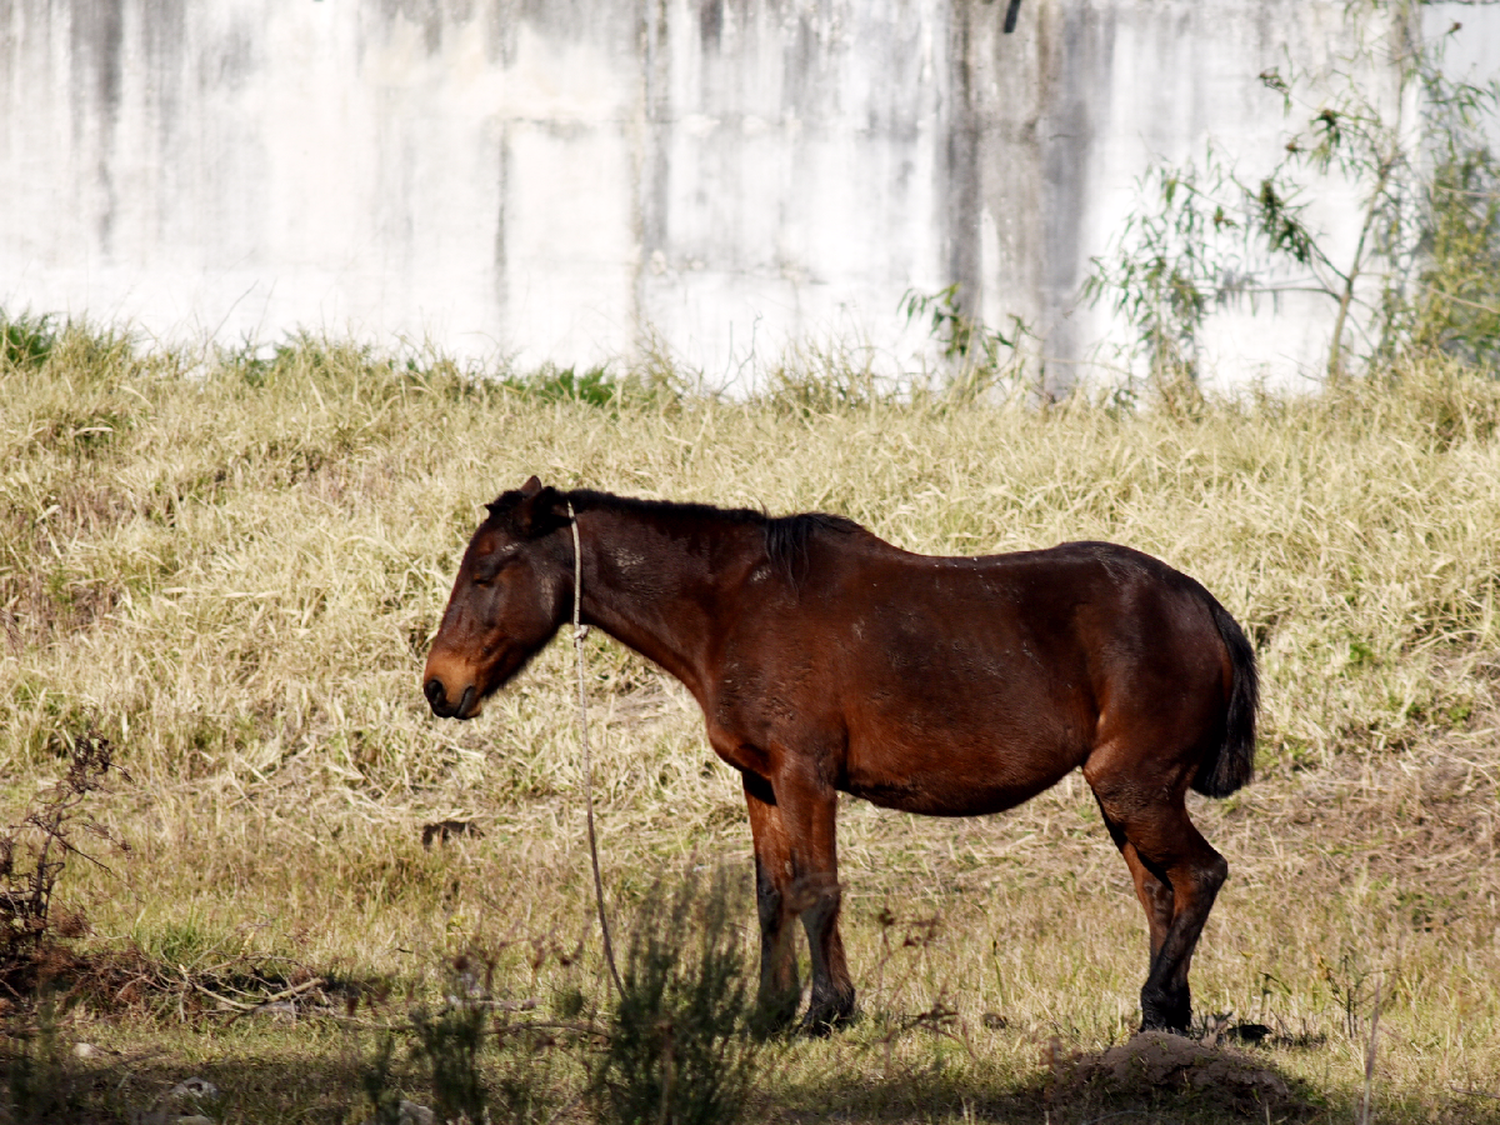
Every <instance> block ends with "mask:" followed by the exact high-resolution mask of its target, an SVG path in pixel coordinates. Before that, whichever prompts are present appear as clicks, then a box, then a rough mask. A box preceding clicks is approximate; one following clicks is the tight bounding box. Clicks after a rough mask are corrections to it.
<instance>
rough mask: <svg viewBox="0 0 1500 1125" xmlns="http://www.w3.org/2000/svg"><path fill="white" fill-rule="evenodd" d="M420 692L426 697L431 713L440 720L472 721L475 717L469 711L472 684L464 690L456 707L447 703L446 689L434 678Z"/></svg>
mask: <svg viewBox="0 0 1500 1125" xmlns="http://www.w3.org/2000/svg"><path fill="white" fill-rule="evenodd" d="M422 692H423V694H424V695H426V696H427V702H428V704H429V705H430V706H431V707H432V713H433V714H434V715H436V716H437V717H438V718H440V719H472V718H473V717H474V715H475V712H474V711H472V710H471V708H472V707H473V706H474V685H473V684H470V685H469V686H468V687H466V688H464V694H463V696H462V697H461V698H460V699H459V701H458V705H457V706H456V707H455V706H451V705H450V704H449V703H448V689H447V687H445V686H444V684H443V681H442V680H440V679H438V678H437V677H436V676H434V677H433V678H432V679H430V680H428V681H427V683H426V684H424V685H423V687H422Z"/></svg>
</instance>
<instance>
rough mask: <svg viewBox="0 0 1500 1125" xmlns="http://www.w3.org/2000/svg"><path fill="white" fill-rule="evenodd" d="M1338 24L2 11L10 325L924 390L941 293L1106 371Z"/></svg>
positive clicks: (427, 4)
mask: <svg viewBox="0 0 1500 1125" xmlns="http://www.w3.org/2000/svg"><path fill="white" fill-rule="evenodd" d="M1345 7H1346V6H1345V3H1344V0H1022V3H1021V5H1020V9H1019V19H1018V21H1017V26H1016V28H1015V31H1014V33H1012V34H1006V33H1005V32H1004V31H1003V30H1002V22H1003V20H1004V17H1005V13H1006V8H1007V2H1006V0H998V2H986V0H274V2H272V0H191V2H190V0H0V308H4V309H6V310H9V311H12V312H16V311H20V310H22V309H30V310H32V311H35V312H43V311H61V312H65V313H68V314H73V315H85V316H87V317H89V318H91V319H94V320H123V321H129V322H132V323H134V324H135V325H137V326H139V327H141V328H143V329H145V330H146V331H148V332H150V333H154V334H157V335H159V336H162V337H165V338H170V339H174V340H181V339H185V338H186V339H196V338H203V337H205V336H210V337H212V338H214V339H216V340H219V341H221V342H224V343H229V344H233V343H235V342H237V341H239V340H241V339H244V338H253V339H259V340H274V339H277V338H279V336H280V335H281V334H282V333H284V332H287V331H289V330H293V329H296V328H299V327H300V328H307V329H310V330H313V331H326V332H330V333H333V334H337V335H344V334H353V335H354V336H356V337H358V338H362V339H367V340H370V341H372V342H375V343H377V344H389V343H391V342H393V341H394V340H395V339H396V338H398V337H400V338H405V339H406V340H408V341H411V342H421V341H424V340H429V341H431V342H433V343H435V344H437V345H439V346H440V347H442V348H443V349H445V350H447V351H449V352H455V353H458V354H460V355H466V356H477V357H484V358H494V357H495V356H497V355H505V356H510V357H513V358H515V359H517V360H518V361H520V362H522V363H527V364H530V363H536V362H540V361H543V360H551V361H554V362H558V363H563V364H569V363H591V362H597V361H601V360H607V359H617V360H618V359H629V358H631V357H633V356H637V355H639V354H640V353H641V351H642V350H643V349H645V348H647V347H653V348H658V349H662V350H665V351H666V352H668V353H669V354H670V355H672V356H673V357H674V358H676V359H679V360H682V361H685V362H687V363H690V364H692V365H694V366H696V367H698V368H700V369H701V370H703V372H704V373H705V375H706V376H707V377H708V378H709V379H710V380H711V381H715V382H730V381H732V380H734V379H736V378H746V377H749V375H748V373H750V372H752V371H754V370H756V369H757V368H758V367H761V366H762V365H764V364H765V363H768V362H772V361H774V360H775V358H776V357H777V356H779V355H780V354H781V353H782V352H783V351H784V349H786V348H787V347H789V346H792V345H796V344H803V345H806V344H808V343H811V344H814V345H824V344H830V343H838V344H841V345H844V346H853V347H857V348H866V349H868V350H869V352H870V354H872V355H873V356H874V357H875V360H876V362H877V363H878V364H879V365H881V366H882V367H884V368H885V369H888V370H889V369H893V368H900V367H907V366H910V365H911V364H914V363H917V362H920V356H921V354H922V353H923V351H924V347H923V345H924V340H923V338H922V334H921V333H920V332H916V331H912V330H907V331H905V332H903V331H902V327H903V323H902V320H901V317H900V316H899V314H898V311H897V306H898V303H899V301H900V298H901V296H902V294H903V293H905V292H906V291H907V290H908V289H909V288H915V289H917V290H919V291H923V292H931V291H934V290H937V289H939V288H941V287H942V286H945V285H947V284H949V283H950V282H952V281H959V282H961V283H962V284H963V286H964V289H963V292H964V293H965V294H966V296H967V299H968V300H969V301H970V302H971V304H972V306H973V307H974V308H976V309H978V310H980V311H982V312H983V313H984V315H985V316H986V318H987V319H989V320H990V321H992V322H994V323H1004V322H1005V320H1006V318H1007V317H1008V316H1010V315H1012V314H1014V315H1019V316H1021V317H1024V318H1025V319H1026V320H1027V321H1028V322H1029V323H1030V324H1031V325H1032V326H1033V327H1034V329H1035V330H1036V331H1038V332H1039V333H1040V334H1041V336H1042V337H1043V343H1042V345H1041V350H1042V351H1043V352H1044V353H1045V354H1046V355H1048V356H1049V357H1050V362H1051V364H1052V368H1051V369H1052V370H1053V371H1054V372H1063V373H1069V372H1072V371H1073V370H1075V369H1076V365H1077V364H1078V363H1079V362H1080V361H1082V360H1085V359H1088V358H1090V357H1094V358H1096V359H1097V358H1104V359H1105V360H1106V361H1107V358H1108V354H1109V345H1110V344H1111V343H1120V342H1122V340H1121V337H1120V334H1119V331H1118V329H1117V328H1112V326H1111V325H1110V323H1109V321H1108V318H1107V316H1105V315H1104V314H1103V313H1101V312H1099V311H1098V310H1089V309H1082V308H1080V307H1079V305H1078V286H1079V283H1080V282H1081V280H1082V278H1083V276H1084V273H1085V271H1086V269H1087V264H1088V261H1089V259H1090V257H1091V256H1092V255H1095V254H1098V253H1101V252H1102V251H1103V250H1104V249H1105V247H1106V245H1107V244H1108V241H1109V237H1110V235H1111V233H1112V232H1113V231H1114V230H1116V229H1117V228H1118V226H1119V224H1120V222H1121V221H1122V220H1123V217H1124V215H1125V214H1126V212H1127V211H1128V209H1129V206H1130V201H1131V197H1132V185H1133V182H1134V179H1135V177H1137V176H1138V175H1139V173H1140V171H1141V169H1142V168H1143V167H1144V165H1145V163H1146V161H1147V160H1148V158H1149V157H1150V156H1151V155H1153V154H1154V155H1162V156H1167V157H1170V158H1183V157H1187V156H1189V155H1192V154H1194V153H1196V152H1199V151H1201V148H1202V144H1203V141H1204V140H1205V139H1206V138H1207V137H1209V136H1214V137H1216V138H1217V139H1218V140H1219V142H1220V144H1221V145H1224V146H1226V147H1227V148H1229V149H1231V150H1232V151H1233V152H1235V153H1236V154H1239V155H1240V156H1241V157H1242V159H1244V160H1245V161H1247V162H1249V163H1252V164H1254V163H1257V162H1262V163H1264V162H1269V161H1270V160H1271V159H1273V158H1274V156H1275V154H1276V152H1277V146H1278V144H1279V143H1280V141H1279V137H1280V132H1281V129H1282V126H1283V121H1282V117H1281V112H1280V105H1279V102H1278V101H1277V100H1276V99H1275V98H1274V96H1273V95H1271V94H1269V93H1268V92H1267V91H1265V90H1264V89H1263V88H1262V86H1261V84H1260V83H1259V81H1258V80H1257V78H1256V76H1257V75H1258V74H1259V73H1260V72H1261V71H1262V70H1264V69H1266V68H1267V67H1269V66H1273V65H1277V64H1278V63H1280V64H1282V65H1285V61H1286V58H1287V57H1288V55H1289V54H1290V55H1291V56H1292V57H1295V58H1296V59H1298V60H1299V61H1301V62H1302V63H1303V65H1312V66H1316V65H1320V64H1325V63H1326V62H1327V61H1328V60H1329V59H1330V58H1332V57H1333V55H1334V54H1335V53H1336V52H1337V51H1339V50H1341V49H1346V48H1347V45H1348V35H1349V27H1348V24H1347V22H1346V19H1345ZM1443 7H1444V8H1445V9H1446V8H1448V7H1452V8H1454V9H1456V10H1458V11H1459V12H1460V13H1461V14H1460V18H1463V19H1465V20H1467V21H1471V22H1472V21H1474V20H1475V19H1476V16H1479V17H1483V16H1489V15H1492V14H1494V13H1495V11H1496V10H1495V9H1488V10H1486V9H1480V8H1475V7H1472V6H1469V5H1447V6H1443ZM1429 12H1431V10H1429ZM1433 18H1439V19H1441V18H1443V16H1442V14H1441V13H1439V14H1438V15H1437V16H1436V17H1434V16H1432V15H1431V14H1429V22H1431V20H1432V19H1433ZM1450 22H1451V21H1450ZM1489 28H1490V30H1491V32H1492V33H1493V40H1495V41H1500V23H1497V22H1496V21H1494V20H1490V22H1489ZM1469 41H1470V42H1480V43H1484V42H1489V41H1491V38H1490V37H1487V36H1485V35H1483V34H1482V28H1479V29H1478V30H1477V31H1476V34H1474V35H1473V36H1470V37H1469ZM1482 54H1483V49H1478V54H1476V55H1475V57H1476V58H1477V59H1479V60H1480V61H1481V62H1483V59H1482V57H1481V56H1482ZM1388 77H1389V76H1375V78H1374V80H1375V81H1377V82H1379V81H1385V80H1386V79H1387V78H1388ZM1347 203H1348V201H1347V200H1340V199H1339V198H1337V197H1330V199H1329V200H1327V201H1326V211H1327V214H1328V218H1329V221H1330V223H1333V224H1335V225H1336V224H1337V222H1338V221H1339V219H1340V213H1341V212H1342V211H1347V210H1348V207H1347ZM1315 311H1316V310H1305V313H1306V314H1305V315H1304V314H1303V313H1299V312H1298V310H1297V309H1295V308H1293V309H1292V310H1291V312H1292V315H1290V316H1285V317H1282V318H1279V320H1278V328H1277V329H1276V331H1275V332H1274V333H1269V334H1268V333H1267V332H1266V331H1265V330H1264V329H1263V328H1261V329H1258V330H1248V331H1247V330H1244V329H1243V328H1241V329H1236V328H1234V326H1233V325H1229V326H1228V327H1227V328H1226V329H1225V332H1226V333H1227V335H1225V336H1224V337H1223V340H1221V348H1220V351H1221V353H1222V356H1223V358H1222V361H1221V366H1222V368H1223V371H1222V373H1221V374H1222V376H1223V377H1225V378H1243V377H1246V376H1247V375H1249V376H1253V375H1256V374H1268V373H1269V374H1273V375H1274V374H1276V373H1277V372H1280V373H1282V374H1284V373H1285V372H1288V371H1294V370H1296V369H1297V366H1298V365H1299V364H1307V363H1309V362H1312V361H1313V359H1314V358H1315V356H1316V354H1317V353H1318V350H1319V348H1320V347H1321V338H1322V334H1324V333H1326V326H1324V325H1323V324H1322V323H1321V322H1320V320H1319V318H1318V317H1317V316H1316V315H1314V314H1315ZM1236 332H1238V333H1239V334H1238V335H1236ZM1101 344H1102V345H1103V346H1104V347H1103V350H1100V346H1101ZM1055 377H1057V376H1055ZM1063 377H1067V378H1071V374H1068V375H1066V376H1063Z"/></svg>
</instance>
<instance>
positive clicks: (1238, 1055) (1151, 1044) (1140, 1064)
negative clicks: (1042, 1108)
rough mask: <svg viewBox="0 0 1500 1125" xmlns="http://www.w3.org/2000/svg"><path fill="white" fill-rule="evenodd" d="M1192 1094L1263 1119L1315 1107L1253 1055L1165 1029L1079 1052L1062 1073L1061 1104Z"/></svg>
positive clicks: (1206, 1104) (1057, 1099)
mask: <svg viewBox="0 0 1500 1125" xmlns="http://www.w3.org/2000/svg"><path fill="white" fill-rule="evenodd" d="M1165 1098H1171V1099H1173V1100H1178V1099H1184V1098H1185V1099H1186V1100H1187V1101H1190V1102H1195V1103H1198V1104H1199V1105H1200V1106H1202V1108H1205V1109H1207V1108H1210V1107H1212V1108H1214V1109H1221V1110H1225V1111H1230V1112H1234V1113H1239V1114H1244V1115H1245V1116H1248V1117H1254V1118H1256V1119H1260V1118H1262V1117H1263V1116H1264V1115H1265V1112H1266V1108H1267V1107H1269V1108H1270V1110H1271V1111H1272V1112H1273V1113H1281V1114H1286V1113H1288V1112H1289V1111H1290V1112H1291V1113H1293V1114H1295V1112H1296V1111H1297V1110H1301V1109H1307V1108H1310V1107H1309V1106H1308V1103H1307V1101H1306V1100H1305V1099H1304V1098H1302V1097H1301V1096H1299V1092H1298V1091H1297V1090H1296V1088H1295V1086H1294V1084H1293V1083H1292V1082H1289V1081H1288V1080H1287V1079H1286V1078H1285V1077H1284V1076H1282V1075H1281V1074H1280V1073H1278V1072H1277V1071H1276V1070H1275V1069H1274V1068H1273V1067H1270V1066H1268V1065H1266V1063H1265V1062H1264V1061H1263V1060H1261V1059H1257V1058H1256V1057H1254V1056H1253V1055H1250V1054H1246V1053H1245V1052H1243V1051H1236V1050H1234V1049H1232V1048H1226V1047H1214V1046H1208V1045H1207V1044H1205V1043H1202V1042H1199V1041H1197V1040H1193V1039H1184V1038H1183V1037H1182V1036H1180V1035H1172V1034H1169V1033H1167V1032H1164V1031H1143V1032H1141V1033H1140V1034H1139V1035H1137V1036H1135V1037H1134V1038H1133V1039H1131V1040H1130V1041H1129V1042H1128V1043H1124V1044H1122V1045H1120V1046H1118V1047H1111V1048H1110V1049H1109V1050H1107V1051H1105V1052H1104V1053H1103V1054H1099V1055H1085V1056H1081V1057H1077V1058H1075V1059H1073V1060H1071V1062H1070V1063H1069V1064H1067V1065H1066V1066H1065V1067H1064V1068H1062V1070H1061V1073H1060V1074H1059V1078H1058V1083H1057V1085H1056V1087H1055V1089H1054V1092H1053V1100H1054V1103H1055V1104H1058V1105H1067V1104H1070V1103H1076V1102H1078V1101H1085V1102H1090V1103H1095V1102H1098V1103H1104V1102H1107V1103H1110V1104H1112V1105H1113V1104H1116V1103H1121V1104H1124V1103H1142V1102H1146V1103H1151V1104H1158V1103H1159V1102H1161V1101H1162V1100H1164V1099H1165Z"/></svg>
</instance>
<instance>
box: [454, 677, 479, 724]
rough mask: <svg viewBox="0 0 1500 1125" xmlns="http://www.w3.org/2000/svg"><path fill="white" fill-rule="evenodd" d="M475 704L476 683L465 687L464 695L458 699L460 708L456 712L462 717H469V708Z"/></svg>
mask: <svg viewBox="0 0 1500 1125" xmlns="http://www.w3.org/2000/svg"><path fill="white" fill-rule="evenodd" d="M473 705H474V685H473V684H470V685H469V686H468V687H466V688H464V697H463V698H462V699H460V700H459V701H458V709H457V710H456V711H455V712H454V714H455V715H457V716H458V717H459V718H460V719H467V718H468V717H469V708H470V707H472V706H473Z"/></svg>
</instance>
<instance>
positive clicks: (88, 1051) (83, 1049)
mask: <svg viewBox="0 0 1500 1125" xmlns="http://www.w3.org/2000/svg"><path fill="white" fill-rule="evenodd" d="M73 1057H74V1058H75V1059H102V1058H103V1057H104V1052H103V1051H101V1050H99V1048H98V1047H96V1046H94V1045H93V1044H92V1043H74V1044H73Z"/></svg>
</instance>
